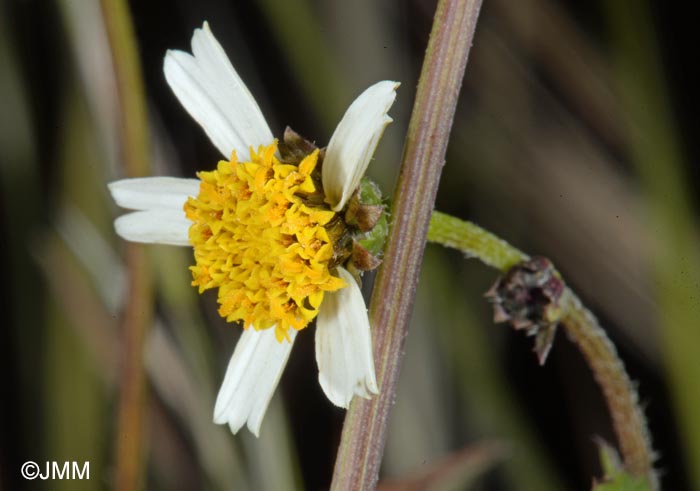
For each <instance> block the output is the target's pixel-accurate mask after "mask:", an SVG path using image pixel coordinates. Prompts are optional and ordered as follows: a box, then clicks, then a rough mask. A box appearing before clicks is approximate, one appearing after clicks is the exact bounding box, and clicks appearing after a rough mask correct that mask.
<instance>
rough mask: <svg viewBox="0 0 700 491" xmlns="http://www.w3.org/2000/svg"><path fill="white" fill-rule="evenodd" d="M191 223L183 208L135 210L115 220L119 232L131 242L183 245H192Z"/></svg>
mask: <svg viewBox="0 0 700 491" xmlns="http://www.w3.org/2000/svg"><path fill="white" fill-rule="evenodd" d="M190 225H192V222H190V221H189V220H188V219H187V218H185V212H184V211H183V210H182V209H180V210H169V209H153V210H146V211H135V212H133V213H128V214H126V215H122V216H120V217H119V218H117V219H116V220H115V221H114V228H115V229H116V231H117V234H119V235H120V236H121V237H122V238H123V239H126V240H130V241H131V242H144V243H146V244H170V245H183V246H186V245H190V242H189V229H190Z"/></svg>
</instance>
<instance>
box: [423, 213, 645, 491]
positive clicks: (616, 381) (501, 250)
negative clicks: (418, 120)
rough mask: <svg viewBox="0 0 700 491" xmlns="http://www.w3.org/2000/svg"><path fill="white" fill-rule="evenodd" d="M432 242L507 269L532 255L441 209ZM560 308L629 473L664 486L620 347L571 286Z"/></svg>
mask: <svg viewBox="0 0 700 491" xmlns="http://www.w3.org/2000/svg"><path fill="white" fill-rule="evenodd" d="M428 241H429V242H433V243H436V244H440V245H443V246H445V247H450V248H453V249H457V250H459V251H461V252H462V253H464V254H465V255H466V256H467V257H474V258H477V259H479V260H480V261H482V262H483V263H485V264H487V265H489V266H493V267H494V268H496V269H499V270H501V271H503V272H506V271H508V270H509V269H510V268H512V267H513V266H515V265H516V264H517V263H519V262H522V261H524V260H526V259H528V256H527V255H526V254H525V253H523V252H521V251H519V250H518V249H516V248H515V247H513V246H511V245H510V244H508V243H507V242H505V241H504V240H502V239H500V238H498V237H496V236H495V235H493V234H492V233H490V232H488V231H486V230H484V229H482V228H481V227H479V226H478V225H475V224H473V223H470V222H466V221H463V220H460V219H458V218H455V217H451V216H449V215H446V214H444V213H440V212H437V211H436V212H434V213H433V217H432V219H431V220H430V227H429V229H428ZM560 308H561V317H560V324H561V325H562V326H563V327H564V329H565V330H566V332H567V334H568V335H569V338H570V339H571V340H572V341H573V342H574V343H575V344H576V345H577V346H578V347H579V349H580V350H581V352H582V353H583V356H584V358H585V359H586V362H587V363H588V366H589V367H590V368H591V370H592V371H593V376H594V377H595V379H596V381H597V382H598V384H599V385H600V387H601V390H602V391H603V395H604V396H605V400H606V403H607V405H608V410H609V411H610V415H611V418H612V422H613V428H614V430H615V434H616V436H617V439H618V442H619V444H620V449H621V453H622V457H623V459H624V464H625V469H626V471H627V472H629V473H630V474H632V475H634V476H639V477H644V478H646V479H647V480H648V482H649V484H650V488H651V489H654V490H655V489H658V478H657V476H656V473H655V472H654V468H653V462H654V451H653V449H652V447H651V440H650V438H649V431H648V429H647V422H646V418H645V417H644V413H643V412H642V409H641V408H640V407H639V401H638V397H637V391H636V390H635V388H634V385H633V384H632V382H631V380H630V378H629V376H628V375H627V372H626V370H625V367H624V365H623V363H622V360H620V358H619V356H618V355H617V350H616V349H615V346H614V345H613V344H612V341H610V338H608V335H607V334H606V333H605V331H604V330H603V329H602V328H601V327H600V325H599V323H598V320H597V319H596V318H595V316H593V314H592V313H591V312H590V311H589V310H588V309H586V308H585V307H584V306H583V304H582V303H581V301H580V300H579V299H578V297H577V296H576V294H575V293H574V292H573V291H571V289H569V288H568V287H567V288H566V292H565V293H564V295H562V301H561V305H560Z"/></svg>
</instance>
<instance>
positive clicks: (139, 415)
mask: <svg viewBox="0 0 700 491" xmlns="http://www.w3.org/2000/svg"><path fill="white" fill-rule="evenodd" d="M102 12H103V16H104V22H105V27H106V30H107V35H108V39H109V44H110V50H111V53H112V63H113V65H114V73H115V75H116V83H117V92H118V93H117V100H118V104H119V107H118V116H119V122H120V128H119V129H120V134H119V140H118V141H119V150H120V157H121V162H122V166H123V170H124V174H125V176H127V177H139V176H144V175H148V174H149V161H150V158H149V147H148V119H147V116H146V104H145V97H144V89H143V82H142V80H143V79H142V77H141V69H140V65H139V57H138V50H137V48H136V40H135V36H134V32H133V24H132V22H131V16H130V14H129V9H128V5H127V3H126V2H125V1H124V0H102ZM125 248H126V250H125V259H126V267H127V274H128V280H127V295H126V305H125V310H124V314H123V318H122V322H121V334H122V346H121V348H122V353H121V366H120V387H119V390H120V394H119V405H118V409H117V429H116V443H115V444H116V448H115V453H116V486H115V487H116V489H119V490H133V489H139V488H142V487H143V484H144V483H143V478H142V474H143V450H142V449H143V433H144V431H143V429H144V417H143V415H144V399H145V386H146V383H145V376H144V366H143V350H144V340H145V337H146V332H147V329H148V328H149V327H150V325H151V323H152V316H153V312H152V298H151V297H152V293H151V278H150V273H149V269H148V260H147V257H146V250H145V249H144V248H143V246H142V245H140V244H132V243H129V244H126V246H125Z"/></svg>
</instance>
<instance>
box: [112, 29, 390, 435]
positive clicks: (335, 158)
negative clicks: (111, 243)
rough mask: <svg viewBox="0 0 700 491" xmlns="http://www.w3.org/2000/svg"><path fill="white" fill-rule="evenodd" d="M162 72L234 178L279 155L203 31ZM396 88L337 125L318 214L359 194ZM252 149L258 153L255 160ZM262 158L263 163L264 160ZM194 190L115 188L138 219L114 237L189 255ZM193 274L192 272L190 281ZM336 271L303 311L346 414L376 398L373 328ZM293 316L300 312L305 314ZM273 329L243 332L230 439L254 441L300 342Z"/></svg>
mask: <svg viewBox="0 0 700 491" xmlns="http://www.w3.org/2000/svg"><path fill="white" fill-rule="evenodd" d="M163 68H164V72H165V77H166V80H167V81H168V84H169V85H170V87H171V88H172V90H173V92H174V93H175V95H176V96H177V98H178V99H179V100H180V102H181V103H182V105H183V106H184V107H185V109H186V110H187V111H188V112H189V113H190V115H191V116H192V117H193V118H194V119H195V120H196V121H197V122H198V123H199V124H200V125H201V126H202V128H203V129H204V131H205V132H206V134H207V135H208V136H209V138H210V139H211V141H212V143H214V145H215V146H216V147H217V148H218V149H219V151H220V152H221V153H222V154H223V156H224V157H225V158H229V157H231V156H232V152H235V154H233V156H232V158H231V161H230V162H229V164H230V165H231V166H233V168H235V166H236V165H237V160H236V158H237V157H236V156H246V155H248V154H250V155H251V160H254V161H255V162H259V161H260V162H262V161H263V160H265V159H266V158H267V159H268V161H270V159H272V160H274V157H271V155H272V151H273V150H275V149H276V141H275V140H274V138H273V136H272V132H271V131H270V128H269V127H268V125H267V123H266V121H265V118H264V117H263V115H262V113H261V111H260V108H259V107H258V105H257V103H256V102H255V99H254V98H253V96H252V95H251V93H250V91H249V90H248V89H247V88H246V86H245V84H244V83H243V81H242V80H241V78H240V77H239V76H238V74H237V73H236V71H235V70H234V68H233V66H232V65H231V63H230V61H229V59H228V58H227V56H226V54H225V53H224V51H223V49H222V47H221V45H220V44H219V43H218V42H217V40H216V39H215V38H214V36H213V34H212V32H211V30H210V29H209V25H208V24H207V23H206V22H205V23H204V25H203V27H202V29H196V30H195V32H194V35H193V36H192V55H190V54H189V53H185V52H183V51H168V52H167V54H166V56H165V61H164V67H163ZM398 85H399V84H398V83H396V82H390V81H382V82H379V83H377V84H375V85H373V86H371V87H369V88H368V89H367V90H365V91H364V92H363V93H362V94H361V95H360V96H359V97H358V98H357V99H356V100H355V101H354V102H353V103H352V104H351V105H350V107H349V108H348V110H347V112H346V113H345V115H344V117H343V119H342V120H341V121H340V123H339V124H338V127H337V128H336V130H335V132H334V134H333V136H332V138H331V140H330V143H329V145H328V148H327V150H326V154H325V158H324V160H323V169H322V183H323V190H324V193H325V199H326V202H327V203H328V205H324V206H326V209H328V210H329V211H326V212H323V213H326V214H330V215H333V214H332V213H331V210H332V211H333V212H339V211H340V210H342V209H343V207H344V206H345V204H346V203H347V201H348V199H349V198H350V196H351V195H352V194H353V192H354V191H355V189H356V188H357V187H358V185H359V182H360V179H361V178H362V176H363V175H364V173H365V170H366V169H367V166H368V165H369V162H370V159H371V158H372V155H373V154H374V150H375V148H376V146H377V143H378V141H379V139H380V137H381V135H382V132H383V131H384V128H385V127H386V125H387V124H388V123H390V122H391V118H390V117H389V116H388V115H387V112H388V110H389V108H390V107H391V105H392V104H393V102H394V99H395V97H396V93H395V90H396V88H397V87H398ZM273 144H274V146H273ZM255 149H259V151H258V154H256V153H255V152H254V150H255ZM269 149H272V150H269ZM266 151H267V152H268V153H267V154H265V155H263V154H264V153H265V152H266ZM315 155H316V156H313V155H312V156H311V157H313V158H314V160H313V162H312V163H310V164H309V165H308V168H309V169H313V166H314V165H315V162H316V160H315V158H317V152H316V153H315ZM255 159H258V160H255ZM275 162H276V160H275ZM268 163H269V162H268ZM221 165H224V167H221ZM226 165H227V163H226V162H221V163H220V167H219V170H220V173H219V175H217V176H216V178H217V179H219V178H221V179H224V178H225V173H226V170H227V169H228V167H226ZM247 165H248V164H247ZM250 165H253V164H250ZM256 165H257V164H256ZM269 165H272V164H269ZM299 168H300V169H301V168H302V164H300V165H299ZM234 172H235V170H234ZM309 172H311V171H309ZM213 174H217V171H214V172H212V173H200V177H202V179H203V180H204V179H205V178H206V177H205V175H213ZM229 174H230V172H229ZM222 176H223V177H222ZM212 179H213V178H212ZM200 185H201V186H204V184H202V181H200V180H199V179H179V178H171V177H150V178H142V179H125V180H121V181H117V182H113V183H111V184H110V185H109V189H110V191H111V193H112V196H113V197H114V200H115V201H116V202H117V204H118V205H120V206H121V207H123V208H127V209H130V210H136V211H134V212H131V213H129V214H126V215H123V216H121V217H119V218H117V220H116V221H115V228H116V230H117V233H118V234H119V235H120V236H121V237H123V238H124V239H126V240H130V241H135V242H145V243H162V244H172V245H193V240H196V239H193V238H192V237H193V234H196V232H194V231H193V230H190V229H191V228H192V229H194V226H193V221H191V220H190V219H188V216H190V217H191V216H192V215H189V214H188V215H187V216H186V214H185V212H184V211H183V206H185V204H186V203H193V201H192V200H193V199H194V198H193V197H197V196H198V195H199V193H200V191H201V192H202V193H204V191H203V189H204V187H201V188H200ZM196 199H198V198H196ZM188 206H189V205H188ZM201 206H208V204H205V205H201ZM193 209H194V207H193ZM318 216H321V215H318ZM317 222H318V223H316V222H314V223H316V225H315V226H316V227H317V228H322V225H323V220H321V219H320V218H319V219H318V220H317ZM196 247H197V246H196V245H195V257H197V248H196ZM217 261H218V259H217ZM217 264H219V263H217ZM197 267H198V266H196V267H193V268H192V269H193V271H195V270H196V269H197ZM207 271H208V270H207ZM332 271H333V272H334V274H335V275H336V276H332V277H329V278H328V282H329V283H328V284H327V285H326V287H323V289H325V292H324V291H320V292H317V294H315V295H316V296H314V295H311V296H309V297H308V298H307V299H306V301H305V302H304V304H305V305H306V307H308V304H309V302H310V303H311V304H312V307H315V308H317V311H316V312H315V313H312V314H310V316H315V315H316V314H317V317H316V319H317V323H316V324H317V325H316V359H317V362H318V368H319V382H320V384H321V387H322V388H323V390H324V391H325V393H326V395H327V396H328V398H329V399H330V400H331V402H333V403H334V404H336V405H337V406H341V407H347V406H348V404H349V403H350V401H351V399H352V398H353V396H354V395H359V396H361V397H365V398H368V397H371V395H372V394H377V393H378V387H377V382H376V378H375V372H374V361H373V356H372V345H371V337H370V325H369V320H368V317H367V309H366V307H365V303H364V300H363V298H362V294H361V291H360V288H359V286H358V285H357V283H356V281H355V280H354V278H353V276H352V275H351V274H350V273H349V272H348V271H347V270H345V269H344V268H343V267H342V266H338V267H337V268H335V267H334V268H333V269H332ZM199 274H200V283H199V285H200V291H201V290H203V289H206V288H209V287H211V283H212V282H211V281H210V282H209V284H205V283H206V281H207V279H209V280H211V278H210V276H209V273H208V272H201V271H200V273H199ZM196 275H197V272H195V276H196ZM202 278H204V279H202ZM246 281H250V280H246ZM261 281H262V280H261ZM331 284H332V285H331ZM328 285H331V286H328ZM341 285H342V287H341ZM222 288H223V287H220V286H219V292H220V303H221V305H222V307H221V309H220V312H222V315H224V316H228V318H229V320H231V319H238V318H243V317H242V316H243V315H244V314H237V313H236V312H238V310H237V308H238V307H239V306H238V305H237V304H235V302H234V303H233V305H228V306H225V305H224V303H223V302H225V299H224V300H222V292H221V290H222ZM261 288H264V287H261ZM289 288H291V287H289ZM324 293H325V294H324ZM230 295H233V293H231V294H230ZM224 296H225V295H224ZM226 298H234V297H230V296H229V297H226ZM318 298H321V299H322V300H319V302H320V305H318V306H314V305H313V304H314V303H315V301H314V299H318ZM270 302H272V300H270ZM270 308H273V307H270ZM298 308H299V309H300V310H299V311H303V312H306V310H305V307H302V306H299V307H298ZM241 309H242V307H241ZM224 311H225V313H224ZM236 315H239V317H236ZM246 315H247V314H246ZM246 318H247V317H246ZM305 322H308V320H306V321H305ZM269 324H270V323H269V322H267V321H266V320H261V321H259V322H258V321H257V320H256V321H254V322H250V323H248V324H247V325H246V327H248V328H247V329H245V330H244V332H243V334H242V336H241V338H240V340H239V342H238V345H237V346H236V349H235V351H234V353H233V356H232V357H231V361H230V362H229V365H228V369H227V371H226V375H225V377H224V381H223V384H222V385H221V389H220V390H219V394H218V397H217V401H216V406H215V409H214V422H215V423H219V424H225V423H227V424H228V425H229V426H230V428H231V431H232V432H234V433H236V432H237V431H238V430H239V429H240V428H241V427H242V426H243V424H246V423H247V426H248V428H249V429H250V431H252V432H253V433H254V434H255V435H258V433H259V430H260V425H261V422H262V419H263V416H264V414H265V410H266V409H267V406H268V404H269V402H270V399H271V397H272V394H273V393H274V390H275V388H276V386H277V384H278V382H279V379H280V376H281V374H282V371H283V369H284V367H285V365H286V363H287V359H288V357H289V354H290V352H291V349H292V345H293V342H294V339H295V337H296V334H297V332H296V329H298V327H296V328H288V327H287V326H285V328H284V329H280V325H279V324H278V325H277V327H272V328H270V326H269ZM251 326H254V327H255V328H253V327H251ZM266 327H268V328H266ZM302 327H303V326H302Z"/></svg>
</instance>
